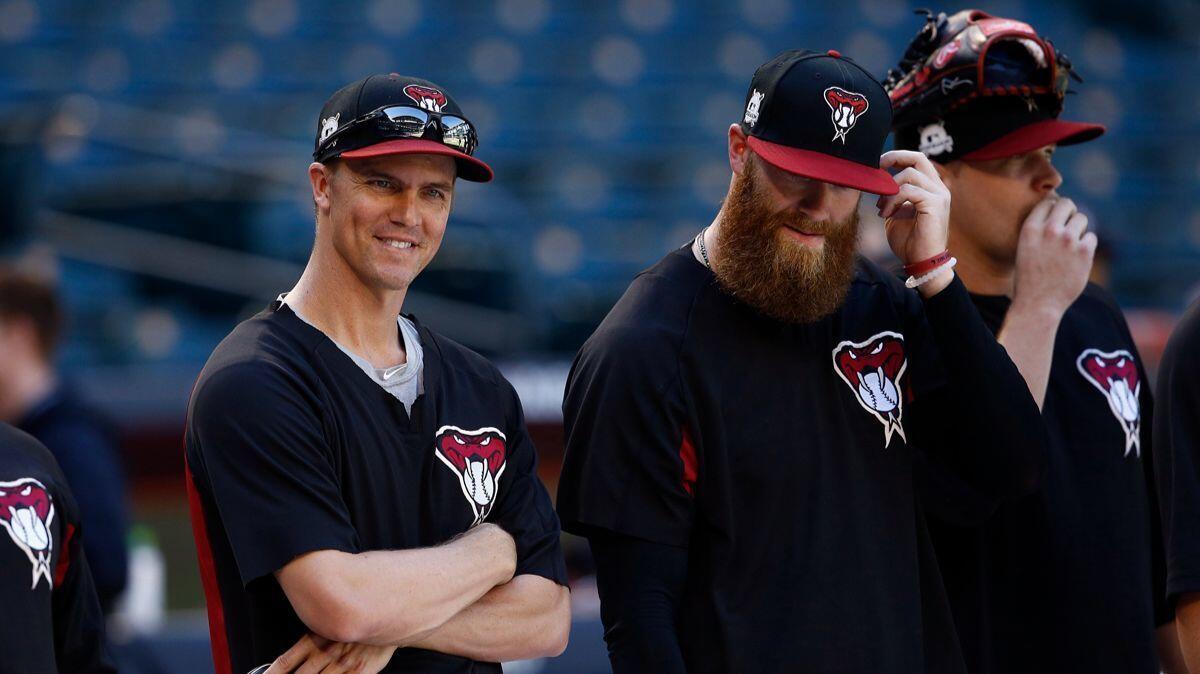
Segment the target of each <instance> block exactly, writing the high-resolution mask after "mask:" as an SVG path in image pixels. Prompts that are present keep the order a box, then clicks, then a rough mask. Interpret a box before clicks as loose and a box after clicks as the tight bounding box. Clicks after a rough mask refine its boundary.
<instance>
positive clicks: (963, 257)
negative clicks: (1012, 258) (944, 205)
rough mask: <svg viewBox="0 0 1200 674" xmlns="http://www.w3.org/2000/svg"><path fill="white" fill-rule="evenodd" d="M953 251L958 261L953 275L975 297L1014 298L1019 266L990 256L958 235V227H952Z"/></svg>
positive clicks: (951, 241) (950, 243)
mask: <svg viewBox="0 0 1200 674" xmlns="http://www.w3.org/2000/svg"><path fill="white" fill-rule="evenodd" d="M949 248H950V251H951V252H952V253H953V254H954V257H956V258H958V264H957V265H956V266H955V268H954V272H955V273H956V274H958V277H959V278H961V279H962V282H963V285H965V286H966V287H967V290H969V291H970V292H972V293H975V294H976V295H1004V296H1006V297H1012V295H1013V276H1014V274H1015V272H1016V266H1015V265H1014V264H1013V263H1012V262H1009V261H1003V260H997V259H996V258H995V257H993V256H991V255H988V254H987V253H985V252H984V251H983V250H982V249H980V248H979V246H977V245H975V244H974V242H972V241H970V240H968V239H967V238H966V237H964V236H961V235H959V233H958V228H956V227H951V228H950V241H949Z"/></svg>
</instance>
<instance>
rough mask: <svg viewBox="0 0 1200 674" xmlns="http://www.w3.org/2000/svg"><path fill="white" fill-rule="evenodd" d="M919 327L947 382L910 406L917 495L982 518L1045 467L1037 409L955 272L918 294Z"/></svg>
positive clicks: (973, 520)
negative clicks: (933, 290) (944, 283)
mask: <svg viewBox="0 0 1200 674" xmlns="http://www.w3.org/2000/svg"><path fill="white" fill-rule="evenodd" d="M916 320H918V321H919V322H926V323H927V325H928V327H927V328H925V329H924V330H921V331H918V333H920V334H923V335H924V338H926V339H932V340H933V341H934V342H935V343H936V350H937V353H938V356H939V358H940V361H941V370H940V371H941V373H943V379H944V385H943V386H941V387H939V388H937V389H935V390H932V391H931V392H930V393H929V394H928V395H925V396H924V397H923V398H918V399H917V400H915V401H914V403H913V406H912V420H913V432H912V434H913V439H914V444H915V445H916V446H917V449H918V450H919V454H920V455H919V457H918V459H917V462H916V465H917V474H916V475H917V476H916V480H917V484H918V489H919V491H920V493H921V495H922V502H923V503H924V505H925V506H926V507H927V508H928V509H929V510H930V512H931V513H933V514H934V515H937V516H939V517H941V518H943V519H945V520H946V521H948V522H950V523H953V524H959V525H970V524H977V523H979V522H982V521H983V519H985V518H986V517H988V516H990V514H991V513H992V512H994V510H995V507H996V506H998V505H999V504H1000V503H1001V502H1002V501H1003V500H1005V499H1008V498H1015V497H1018V496H1022V495H1024V494H1028V493H1030V492H1032V491H1033V490H1034V489H1036V488H1037V486H1038V485H1039V484H1040V482H1041V478H1042V474H1043V472H1044V471H1045V468H1046V461H1047V458H1046V446H1047V443H1048V439H1047V434H1046V428H1045V424H1044V423H1043V422H1042V416H1041V411H1040V410H1039V409H1038V406H1037V403H1036V402H1035V401H1034V400H1033V397H1032V395H1030V393H1029V388H1028V386H1027V385H1026V383H1025V379H1024V377H1022V376H1021V372H1020V370H1018V369H1017V366H1016V365H1015V364H1013V362H1012V360H1011V359H1010V358H1009V357H1008V353H1007V352H1006V351H1005V350H1004V347H1003V346H1001V345H1000V344H999V342H997V341H996V338H995V336H994V335H993V334H992V333H991V331H990V330H988V328H987V325H986V324H984V322H983V318H982V317H981V316H980V315H979V311H978V309H976V308H975V305H974V304H973V303H972V302H971V298H970V295H968V294H967V290H966V287H965V286H963V284H962V281H961V280H960V279H959V278H957V277H955V279H954V280H953V281H952V282H951V284H950V285H949V286H948V287H946V289H945V290H943V291H942V292H940V293H938V294H937V295H934V296H933V297H931V298H928V299H926V300H924V301H923V311H922V312H921V314H920V315H919V316H918V317H917V318H916Z"/></svg>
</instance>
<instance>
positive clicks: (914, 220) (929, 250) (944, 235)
mask: <svg viewBox="0 0 1200 674" xmlns="http://www.w3.org/2000/svg"><path fill="white" fill-rule="evenodd" d="M879 167H880V168H882V169H889V168H899V169H901V170H900V172H899V173H897V174H896V175H894V176H892V178H893V179H894V180H895V181H896V184H897V185H899V186H900V191H899V192H897V193H896V194H894V195H891V196H885V197H880V198H879V201H878V202H876V206H878V207H879V215H880V217H882V218H883V222H884V230H885V231H886V232H887V240H888V245H889V246H891V248H892V252H893V253H895V254H896V257H898V258H900V261H901V262H903V263H904V264H912V263H914V262H920V261H922V260H927V259H929V258H931V257H933V256H934V255H937V254H938V253H941V252H942V251H944V250H946V241H947V239H948V238H949V235H950V190H948V189H946V186H945V185H944V184H943V183H942V180H941V178H939V177H938V174H937V170H936V169H935V168H934V167H933V164H932V163H931V162H930V161H929V158H928V157H926V156H925V155H923V154H921V153H920V152H911V151H907V150H893V151H891V152H887V153H884V155H883V156H882V157H880V159H879Z"/></svg>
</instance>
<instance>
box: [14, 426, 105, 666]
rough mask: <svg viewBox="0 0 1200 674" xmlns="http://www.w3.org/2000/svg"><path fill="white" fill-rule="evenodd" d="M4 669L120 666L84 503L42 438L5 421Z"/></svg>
mask: <svg viewBox="0 0 1200 674" xmlns="http://www.w3.org/2000/svg"><path fill="white" fill-rule="evenodd" d="M0 530H2V531H0V606H3V607H4V619H3V620H0V674H30V673H31V672H39V673H47V674H48V673H51V672H62V673H63V674H66V673H67V672H70V673H71V674H95V673H100V672H116V668H115V667H114V666H113V663H112V659H111V656H110V655H109V653H108V647H107V645H106V644H105V640H104V615H103V613H101V611H100V601H99V599H97V597H96V587H95V585H94V584H93V582H92V574H91V572H90V571H89V570H88V564H87V558H86V556H85V555H84V554H83V545H82V536H83V531H82V528H81V527H80V524H79V508H78V506H77V505H76V504H75V499H74V498H73V497H72V496H71V490H70V488H68V486H67V481H66V478H64V477H63V474H62V470H60V469H59V467H58V463H57V462H56V461H55V460H54V457H53V456H52V455H51V454H50V451H49V450H47V449H46V448H45V447H44V446H42V444H41V443H39V442H38V441H37V440H34V439H33V437H32V436H30V435H27V434H25V433H23V432H21V431H18V430H17V429H15V428H13V427H12V426H9V425H8V424H4V423H0Z"/></svg>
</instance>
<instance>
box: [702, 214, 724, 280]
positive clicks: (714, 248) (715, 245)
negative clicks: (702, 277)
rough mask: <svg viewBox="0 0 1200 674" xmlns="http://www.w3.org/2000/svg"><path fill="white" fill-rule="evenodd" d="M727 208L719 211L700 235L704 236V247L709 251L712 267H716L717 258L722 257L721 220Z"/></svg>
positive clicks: (709, 262)
mask: <svg viewBox="0 0 1200 674" xmlns="http://www.w3.org/2000/svg"><path fill="white" fill-rule="evenodd" d="M724 214H725V209H724V208H722V209H721V210H720V211H717V215H716V217H714V218H713V221H712V223H711V224H709V226H708V227H705V228H704V231H703V232H701V233H700V236H702V237H704V248H705V250H706V251H708V264H709V266H710V267H711V268H713V269H716V267H717V260H718V259H719V258H720V257H721V250H720V249H721V244H720V242H719V239H720V238H721V236H720V233H721V221H722V220H723V219H724V217H723V216H724Z"/></svg>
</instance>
